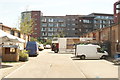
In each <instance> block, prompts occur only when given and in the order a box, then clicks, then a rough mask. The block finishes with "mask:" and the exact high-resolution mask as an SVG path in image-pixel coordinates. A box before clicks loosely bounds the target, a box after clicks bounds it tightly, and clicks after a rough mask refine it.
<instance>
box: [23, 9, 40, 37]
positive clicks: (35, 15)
mask: <svg viewBox="0 0 120 80" xmlns="http://www.w3.org/2000/svg"><path fill="white" fill-rule="evenodd" d="M41 16H42V12H41V11H25V12H22V13H21V18H22V20H24V19H25V18H28V19H29V20H30V19H32V20H33V22H34V25H33V30H32V31H33V33H32V34H31V37H34V38H39V37H41V35H40V33H41V27H40V25H41Z"/></svg>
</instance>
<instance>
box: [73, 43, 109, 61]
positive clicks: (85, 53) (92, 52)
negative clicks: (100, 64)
mask: <svg viewBox="0 0 120 80" xmlns="http://www.w3.org/2000/svg"><path fill="white" fill-rule="evenodd" d="M75 56H76V57H80V59H101V58H106V57H107V56H108V53H107V52H106V51H103V50H102V49H101V48H100V46H98V45H92V44H88V45H77V46H76V52H75Z"/></svg>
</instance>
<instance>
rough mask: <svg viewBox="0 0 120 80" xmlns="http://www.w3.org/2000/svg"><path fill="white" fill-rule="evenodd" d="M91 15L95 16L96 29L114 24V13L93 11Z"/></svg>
mask: <svg viewBox="0 0 120 80" xmlns="http://www.w3.org/2000/svg"><path fill="white" fill-rule="evenodd" d="M90 15H91V16H93V17H94V30H96V29H101V28H104V27H109V26H112V25H113V24H114V15H113V14H103V13H92V14H90Z"/></svg>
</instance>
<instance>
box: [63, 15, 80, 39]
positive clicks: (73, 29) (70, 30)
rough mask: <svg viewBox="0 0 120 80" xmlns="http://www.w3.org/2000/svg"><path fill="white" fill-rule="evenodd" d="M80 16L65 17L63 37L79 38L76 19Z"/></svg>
mask: <svg viewBox="0 0 120 80" xmlns="http://www.w3.org/2000/svg"><path fill="white" fill-rule="evenodd" d="M79 16H80V15H66V16H65V24H66V28H65V36H66V37H79V35H78V29H77V28H78V17H79Z"/></svg>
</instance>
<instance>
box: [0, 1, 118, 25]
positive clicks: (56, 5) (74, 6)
mask: <svg viewBox="0 0 120 80" xmlns="http://www.w3.org/2000/svg"><path fill="white" fill-rule="evenodd" d="M116 1H118V0H0V22H2V23H3V24H4V25H6V26H9V27H17V26H18V19H19V18H20V16H21V12H23V11H26V9H27V10H28V11H30V10H40V11H42V13H43V15H44V16H65V15H66V14H68V15H78V14H79V15H87V14H90V13H93V12H94V13H110V14H113V4H114V3H115V2H116Z"/></svg>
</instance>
